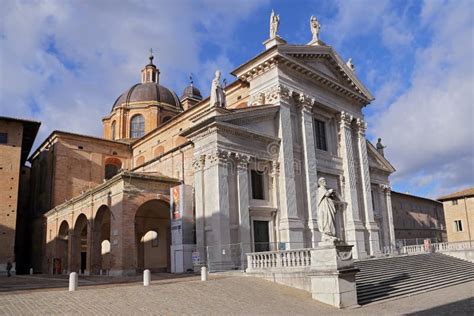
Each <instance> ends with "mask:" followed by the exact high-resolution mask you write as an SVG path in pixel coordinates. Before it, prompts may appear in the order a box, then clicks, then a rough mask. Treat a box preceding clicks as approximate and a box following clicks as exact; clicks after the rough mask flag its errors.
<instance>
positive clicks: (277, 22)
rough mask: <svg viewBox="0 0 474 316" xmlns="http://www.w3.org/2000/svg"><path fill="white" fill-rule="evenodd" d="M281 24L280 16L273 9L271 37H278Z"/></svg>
mask: <svg viewBox="0 0 474 316" xmlns="http://www.w3.org/2000/svg"><path fill="white" fill-rule="evenodd" d="M279 26H280V16H279V15H276V14H275V11H273V10H272V14H270V38H275V37H277V32H278V27H279Z"/></svg>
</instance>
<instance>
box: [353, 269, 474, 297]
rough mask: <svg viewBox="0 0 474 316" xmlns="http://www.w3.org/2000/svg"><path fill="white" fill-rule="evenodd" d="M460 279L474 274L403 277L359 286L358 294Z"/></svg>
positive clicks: (460, 273)
mask: <svg viewBox="0 0 474 316" xmlns="http://www.w3.org/2000/svg"><path fill="white" fill-rule="evenodd" d="M458 277H463V278H470V279H474V275H473V274H468V273H465V271H459V272H457V273H451V274H445V275H442V276H440V275H430V276H426V275H425V276H418V277H416V278H413V277H403V276H396V277H393V278H388V279H385V280H384V281H381V282H377V283H375V284H374V283H372V284H371V283H365V284H361V285H359V284H357V286H356V288H357V293H358V294H359V293H360V294H361V295H362V294H363V293H366V292H371V291H379V290H380V289H383V288H387V287H390V288H403V287H409V286H411V285H417V284H428V283H435V282H437V281H442V280H445V279H449V278H452V279H455V278H458Z"/></svg>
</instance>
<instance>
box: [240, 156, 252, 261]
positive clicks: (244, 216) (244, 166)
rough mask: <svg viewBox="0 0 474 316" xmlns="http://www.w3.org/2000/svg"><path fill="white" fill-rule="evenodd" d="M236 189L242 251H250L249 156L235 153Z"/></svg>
mask: <svg viewBox="0 0 474 316" xmlns="http://www.w3.org/2000/svg"><path fill="white" fill-rule="evenodd" d="M236 159H237V190H238V207H239V230H240V242H241V243H242V251H243V253H248V252H251V249H252V247H251V232H250V214H249V203H250V202H249V171H248V165H249V160H250V156H249V155H245V154H237V155H236Z"/></svg>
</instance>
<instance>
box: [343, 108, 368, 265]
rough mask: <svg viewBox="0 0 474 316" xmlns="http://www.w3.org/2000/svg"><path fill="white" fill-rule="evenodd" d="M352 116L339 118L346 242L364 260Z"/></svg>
mask: <svg viewBox="0 0 474 316" xmlns="http://www.w3.org/2000/svg"><path fill="white" fill-rule="evenodd" d="M353 119H354V118H353V117H352V115H349V114H348V113H346V112H341V113H340V116H339V124H340V126H339V128H340V136H341V137H340V139H341V144H340V148H341V156H342V166H343V169H344V185H343V187H344V189H343V191H344V194H343V195H344V200H345V202H346V203H347V208H346V214H345V215H346V216H345V220H346V225H345V231H346V241H347V242H348V243H349V244H353V245H354V253H353V254H354V257H355V258H364V257H366V256H367V252H366V250H365V242H364V238H365V236H364V235H365V234H364V230H365V229H364V227H363V225H362V222H361V220H360V217H359V204H358V199H357V184H356V172H355V166H354V153H353V147H352V130H351V124H352V121H353Z"/></svg>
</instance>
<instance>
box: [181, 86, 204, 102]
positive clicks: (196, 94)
mask: <svg viewBox="0 0 474 316" xmlns="http://www.w3.org/2000/svg"><path fill="white" fill-rule="evenodd" d="M186 98H191V99H196V100H202V95H201V91H199V89H198V88H196V87H195V86H193V84H190V85H189V86H187V87H186V88H185V89H184V91H183V95H182V96H181V100H184V99H186Z"/></svg>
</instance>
